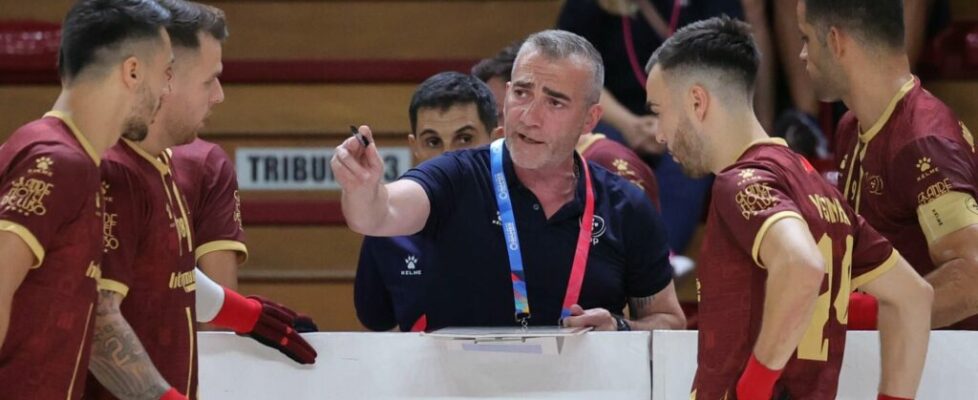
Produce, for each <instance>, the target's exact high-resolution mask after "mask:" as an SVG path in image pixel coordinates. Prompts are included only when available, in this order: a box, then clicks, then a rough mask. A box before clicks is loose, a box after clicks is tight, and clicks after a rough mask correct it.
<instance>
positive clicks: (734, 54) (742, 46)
mask: <svg viewBox="0 0 978 400" xmlns="http://www.w3.org/2000/svg"><path fill="white" fill-rule="evenodd" d="M760 61H761V53H760V52H759V51H758V50H757V44H756V43H755V42H754V38H753V36H751V31H750V25H747V24H746V23H744V22H741V21H738V20H735V19H733V18H730V17H727V16H722V17H714V18H710V19H706V20H702V21H698V22H695V23H692V24H690V25H687V26H685V27H683V28H682V29H680V30H678V31H677V32H676V33H675V34H674V35H672V37H670V38H669V39H667V40H666V41H665V42H664V43H662V46H660V47H659V48H658V49H657V50H656V51H655V52H654V53H652V57H651V58H649V62H648V64H647V65H646V67H645V70H646V72H649V71H651V70H652V68H653V67H655V66H656V65H659V66H660V68H661V69H662V70H663V71H686V70H696V69H704V68H705V69H712V70H720V71H723V72H724V73H725V74H727V75H729V76H732V77H734V78H735V82H737V83H740V84H742V85H743V89H744V90H746V91H748V92H753V90H754V82H755V81H756V80H757V69H758V65H759V64H760Z"/></svg>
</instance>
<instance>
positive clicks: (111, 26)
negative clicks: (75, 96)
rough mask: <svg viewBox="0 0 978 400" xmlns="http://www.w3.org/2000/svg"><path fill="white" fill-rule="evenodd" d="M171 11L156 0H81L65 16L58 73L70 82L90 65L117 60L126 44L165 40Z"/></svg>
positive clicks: (124, 49)
mask: <svg viewBox="0 0 978 400" xmlns="http://www.w3.org/2000/svg"><path fill="white" fill-rule="evenodd" d="M169 19H170V13H169V12H168V11H167V10H166V9H165V8H163V7H162V6H160V5H159V3H157V2H156V1H154V0H80V1H78V2H77V3H75V4H74V5H73V6H72V7H71V9H70V10H69V11H68V14H67V15H66V16H65V20H64V23H63V24H62V27H61V47H60V50H59V51H58V73H59V74H60V75H61V79H62V80H64V81H65V82H70V81H71V80H72V79H74V78H75V77H77V76H78V75H79V74H81V73H82V72H83V71H84V70H86V69H87V68H89V67H91V66H94V65H99V64H101V63H105V62H109V61H114V60H115V59H117V58H118V57H119V56H120V53H121V52H122V51H126V49H127V46H125V45H126V44H128V43H130V42H135V41H142V40H162V37H161V35H160V31H159V30H160V28H161V27H163V26H165V25H166V23H167V22H169Z"/></svg>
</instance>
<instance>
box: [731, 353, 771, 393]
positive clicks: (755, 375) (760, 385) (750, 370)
mask: <svg viewBox="0 0 978 400" xmlns="http://www.w3.org/2000/svg"><path fill="white" fill-rule="evenodd" d="M781 371H782V370H773V369H770V368H768V367H765V366H764V364H761V362H760V361H757V358H756V357H754V354H753V353H751V355H750V360H747V368H744V373H743V374H742V375H740V380H739V381H737V399H738V400H771V396H772V395H773V394H774V383H775V382H777V381H778V378H780V377H781Z"/></svg>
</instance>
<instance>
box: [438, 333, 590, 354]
mask: <svg viewBox="0 0 978 400" xmlns="http://www.w3.org/2000/svg"><path fill="white" fill-rule="evenodd" d="M592 329H593V328H591V327H577V328H563V327H559V326H533V327H527V328H521V327H450V328H442V329H439V330H437V331H434V332H430V333H425V334H424V335H425V336H429V337H431V338H434V339H438V340H440V341H441V342H442V345H443V346H444V347H445V348H446V349H448V350H454V351H472V352H493V353H518V354H527V355H558V354H560V351H561V349H562V348H563V344H564V339H565V338H567V337H571V336H578V335H581V334H583V333H585V332H588V331H590V330H592Z"/></svg>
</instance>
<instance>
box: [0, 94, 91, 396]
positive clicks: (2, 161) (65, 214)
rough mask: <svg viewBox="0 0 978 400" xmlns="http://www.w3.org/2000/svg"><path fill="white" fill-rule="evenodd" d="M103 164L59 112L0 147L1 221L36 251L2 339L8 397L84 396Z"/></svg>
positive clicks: (2, 376) (2, 379)
mask: <svg viewBox="0 0 978 400" xmlns="http://www.w3.org/2000/svg"><path fill="white" fill-rule="evenodd" d="M98 164H99V157H98V155H97V154H96V153H95V151H94V150H93V149H92V146H91V145H90V144H89V143H88V141H87V140H86V139H85V137H84V136H82V135H81V133H79V132H78V129H77V128H75V126H74V124H73V123H72V122H71V120H70V119H69V118H68V117H66V116H64V115H63V114H60V113H57V112H50V113H48V114H46V115H45V117H44V118H42V119H40V120H37V121H34V122H31V123H29V124H27V125H24V126H23V127H21V128H20V129H18V130H17V131H16V132H14V134H13V135H12V136H11V137H10V139H8V140H7V142H6V143H5V144H4V145H3V146H2V147H0V196H2V197H0V230H3V231H7V232H11V233H13V234H16V235H17V236H20V238H21V239H23V240H24V242H25V243H27V245H28V246H29V247H30V249H31V251H32V252H33V253H34V257H35V260H36V262H35V264H34V265H33V269H31V270H30V271H29V272H28V273H27V276H26V277H25V278H24V282H23V283H22V284H21V285H20V287H19V288H18V289H17V292H16V293H15V294H14V299H13V306H12V310H11V315H10V325H9V330H8V331H7V337H6V339H5V340H4V342H3V347H2V348H0V397H2V398H5V399H65V398H67V399H79V398H81V395H82V392H83V390H84V387H85V373H86V372H87V371H88V356H89V349H90V342H91V337H92V326H93V324H92V320H93V308H94V305H95V301H96V295H97V292H96V281H95V279H94V278H97V277H98V276H99V275H100V274H101V272H100V268H99V263H100V262H101V259H102V241H101V238H102V211H101V206H102V204H101V201H100V200H99V171H98ZM0 264H2V261H0Z"/></svg>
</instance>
